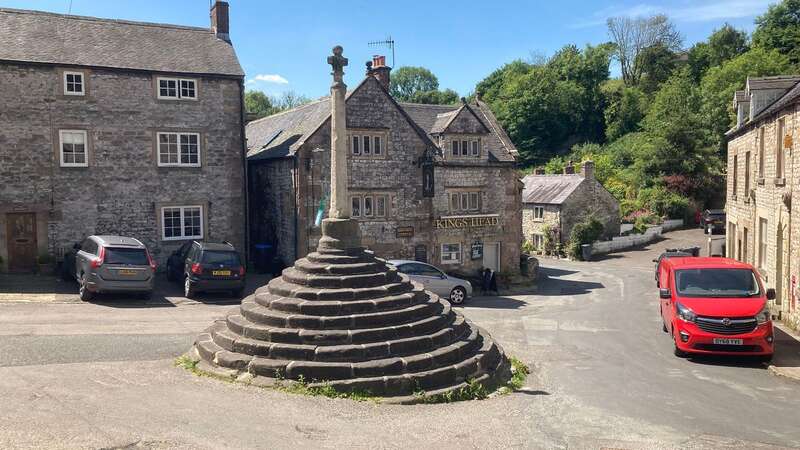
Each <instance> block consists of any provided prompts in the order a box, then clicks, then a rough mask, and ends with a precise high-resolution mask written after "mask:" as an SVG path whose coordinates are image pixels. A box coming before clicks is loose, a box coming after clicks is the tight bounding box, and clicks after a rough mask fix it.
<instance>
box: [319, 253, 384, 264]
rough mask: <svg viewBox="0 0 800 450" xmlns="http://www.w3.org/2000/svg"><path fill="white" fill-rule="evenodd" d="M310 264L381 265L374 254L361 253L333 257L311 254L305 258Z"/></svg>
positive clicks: (330, 255)
mask: <svg viewBox="0 0 800 450" xmlns="http://www.w3.org/2000/svg"><path fill="white" fill-rule="evenodd" d="M303 259H305V260H307V261H308V262H310V263H312V264H325V265H339V264H357V263H375V262H378V263H380V260H378V258H375V255H373V254H372V253H366V252H365V253H361V254H358V255H345V254H339V255H332V254H323V253H317V252H313V253H309V254H307V255H306V257H305V258H303Z"/></svg>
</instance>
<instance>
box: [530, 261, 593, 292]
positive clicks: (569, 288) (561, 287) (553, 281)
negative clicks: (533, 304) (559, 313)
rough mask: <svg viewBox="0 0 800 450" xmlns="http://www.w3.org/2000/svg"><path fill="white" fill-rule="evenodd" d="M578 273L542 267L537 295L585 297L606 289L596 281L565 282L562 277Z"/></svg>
mask: <svg viewBox="0 0 800 450" xmlns="http://www.w3.org/2000/svg"><path fill="white" fill-rule="evenodd" d="M575 273H577V271H575V270H564V269H555V268H552V267H541V268H540V269H539V285H538V286H537V289H536V294H537V295H549V296H559V295H583V294H588V293H590V292H591V291H593V290H595V289H605V285H603V283H598V282H596V281H580V280H565V279H561V278H560V277H563V276H566V275H572V274H575Z"/></svg>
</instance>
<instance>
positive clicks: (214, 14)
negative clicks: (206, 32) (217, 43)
mask: <svg viewBox="0 0 800 450" xmlns="http://www.w3.org/2000/svg"><path fill="white" fill-rule="evenodd" d="M228 9H229V6H228V2H223V1H221V0H217V1H216V2H214V6H212V7H211V31H213V32H214V34H216V35H217V37H218V38H219V39H222V40H223V41H226V42H230V41H231V38H230V34H229V33H230V23H229V19H228Z"/></svg>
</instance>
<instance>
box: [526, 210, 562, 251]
mask: <svg viewBox="0 0 800 450" xmlns="http://www.w3.org/2000/svg"><path fill="white" fill-rule="evenodd" d="M535 206H541V207H542V208H544V211H543V217H542V218H541V219H534V216H533V210H534V207H535ZM560 217H561V207H560V206H559V205H545V204H540V205H534V204H532V203H524V204H523V205H522V236H523V239H524V240H526V241H530V242H533V235H535V234H537V235H541V236H546V234H547V233H546V231H547V230H548V229H549V230H555V232H556V233H559V232H560V227H561V219H560ZM557 235H558V234H557Z"/></svg>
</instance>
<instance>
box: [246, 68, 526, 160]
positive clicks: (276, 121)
mask: <svg viewBox="0 0 800 450" xmlns="http://www.w3.org/2000/svg"><path fill="white" fill-rule="evenodd" d="M370 79H371V77H367V78H365V79H364V80H363V81H362V82H361V84H359V86H358V87H356V88H355V89H353V90H352V91H348V93H347V97H348V98H349V97H350V95H351V94H352V93H353V92H355V91H357V90H358V89H359V87H361V86H362V85H363V84H364V83H365V82H367V80H370ZM387 95H388V96H389V98H390V99H392V97H391V95H389V94H388V92H387ZM392 101H394V99H392ZM395 103H396V104H397V106H398V107H399V108H400V111H401V112H402V113H404V114H405V116H406V117H407V118H408V119H409V121H410V122H411V125H412V126H413V127H415V128H416V129H417V133H418V134H420V135H421V136H424V139H426V140H428V142H429V145H431V146H435V144H434V143H433V141H431V140H430V137H429V135H430V134H433V133H435V132H434V131H433V130H437V129H439V128H438V127H441V126H445V127H446V124H447V123H449V122H450V120H452V118H453V117H455V114H457V113H458V111H459V110H460V109H461V108H463V107H464V106H463V105H426V104H419V103H401V102H395ZM471 109H472V110H473V111H474V112H475V114H476V115H477V116H478V118H479V119H480V120H481V121H482V122H484V124H487V126H489V128H490V129H492V130H494V131H495V132H496V133H497V135H498V137H499V139H500V142H501V143H502V145H503V147H504V148H505V149H506V150H507V151H506V152H502V151H497V150H491V151H490V160H492V161H503V162H513V161H514V160H515V159H514V156H516V154H517V149H516V147H514V145H513V144H512V143H511V139H509V138H508V135H507V134H506V133H505V131H503V129H502V127H500V125H499V124H498V123H497V119H495V118H494V115H492V114H491V111H488V109H489V107H488V106H487V105H486V104H485V103H482V102H478V103H476V104H472V105H471ZM487 113H488V114H487ZM328 117H330V97H322V98H320V99H318V100H315V101H313V102H311V103H308V104H305V105H302V106H299V107H297V108H294V109H291V110H288V111H284V112H282V113H278V114H275V115H272V116H267V117H264V118H262V119H258V120H254V121H252V122H250V123H248V124H247V127H246V134H247V159H249V160H251V161H258V160H264V159H274V158H283V157H287V156H290V155H293V154H294V152H295V151H297V149H298V148H300V146H302V145H303V142H305V140H306V139H308V137H310V136H311V135H312V134H313V133H314V132H315V131H316V130H317V129H318V128H319V127H320V126H321V125H322V124H323V123H324V122H325V121H326V120H327V119H328ZM492 121H494V124H492ZM437 124H438V125H437ZM442 124H444V125H442ZM498 131H499V132H498ZM512 155H514V156H512Z"/></svg>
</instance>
